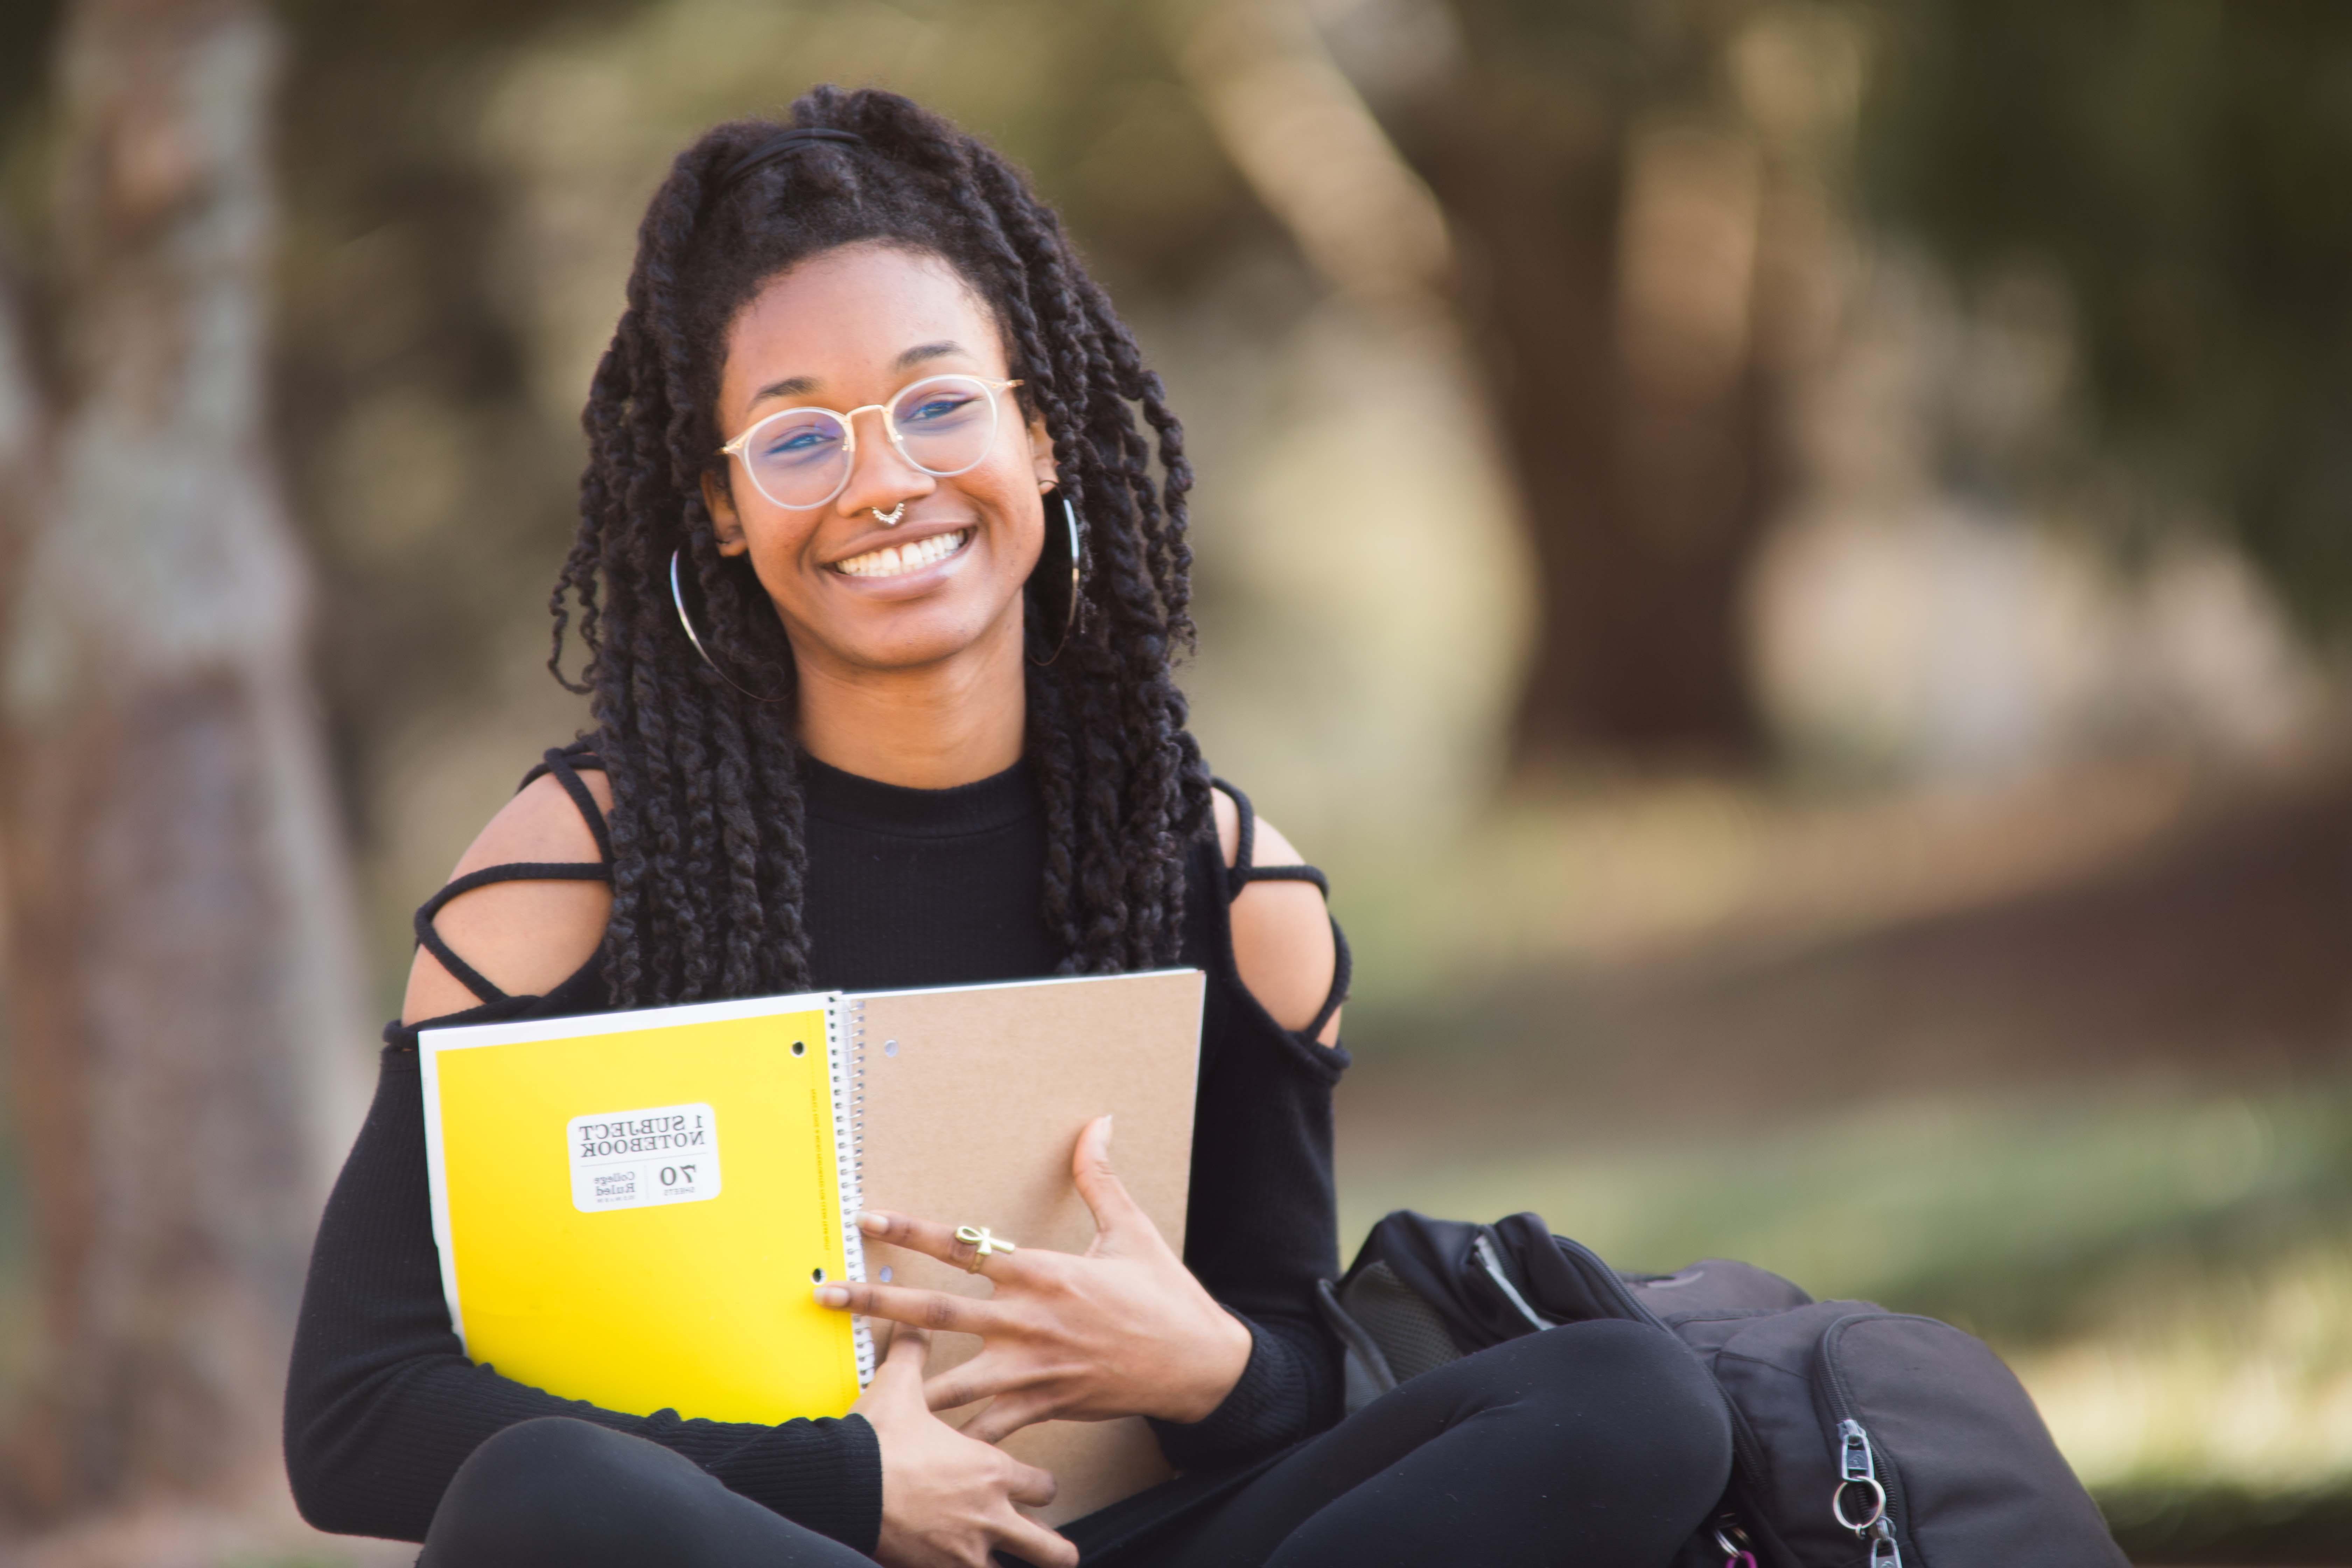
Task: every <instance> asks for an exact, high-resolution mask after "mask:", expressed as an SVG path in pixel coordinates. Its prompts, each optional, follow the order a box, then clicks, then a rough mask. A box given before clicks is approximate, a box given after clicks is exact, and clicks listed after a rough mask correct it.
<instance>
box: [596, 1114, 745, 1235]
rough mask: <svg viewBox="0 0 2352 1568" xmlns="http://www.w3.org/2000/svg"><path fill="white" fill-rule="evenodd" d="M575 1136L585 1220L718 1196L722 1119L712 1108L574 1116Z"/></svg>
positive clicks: (691, 1202)
mask: <svg viewBox="0 0 2352 1568" xmlns="http://www.w3.org/2000/svg"><path fill="white" fill-rule="evenodd" d="M571 1135H572V1207H573V1208H576V1209H578V1210H579V1211H580V1212H581V1213H582V1214H603V1213H604V1212H605V1211H606V1210H608V1209H639V1208H647V1207H651V1206H653V1205H659V1204H694V1203H700V1202H701V1201H702V1200H703V1199H705V1198H715V1197H717V1196H718V1195H719V1118H718V1116H717V1115H716V1114H715V1113H714V1112H713V1111H712V1110H711V1109H710V1107H709V1106H708V1105H656V1106H655V1107H653V1108H652V1109H651V1110H614V1111H607V1112H604V1114H601V1115H596V1116H575V1117H573V1118H572V1127H571Z"/></svg>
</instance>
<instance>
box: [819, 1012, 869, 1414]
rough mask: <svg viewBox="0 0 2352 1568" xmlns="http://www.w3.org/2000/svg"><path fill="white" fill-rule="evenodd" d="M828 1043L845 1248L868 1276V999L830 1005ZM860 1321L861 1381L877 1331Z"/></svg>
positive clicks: (852, 1273)
mask: <svg viewBox="0 0 2352 1568" xmlns="http://www.w3.org/2000/svg"><path fill="white" fill-rule="evenodd" d="M824 1043H825V1057H826V1061H827V1065H828V1067H829V1068H830V1070H831V1073H832V1077H833V1158H834V1164H835V1189H836V1190H837V1191H838V1192H839V1194H841V1251H842V1258H843V1261H844V1263H845V1265H846V1266H847V1268H848V1269H849V1277H850V1278H851V1279H858V1280H862V1279H865V1278H866V1237H865V1235H864V1233H863V1232H861V1231H860V1230H859V1229H858V1228H857V1218H856V1216H857V1212H858V1211H859V1210H860V1209H862V1208H864V1207H865V1206H866V1195H865V1191H866V1189H865V1182H866V1004H865V1003H864V1002H862V1001H859V1000H856V998H853V997H847V996H838V995H837V996H835V998H834V1000H833V1003H832V1005H830V1006H828V1007H826V1008H825V1010H824ZM856 1325H857V1328H856V1345H857V1386H858V1387H860V1388H863V1387H865V1386H866V1384H869V1383H871V1382H873V1381H874V1333H873V1331H872V1330H870V1329H868V1328H867V1327H866V1320H865V1319H863V1318H859V1319H857V1320H856Z"/></svg>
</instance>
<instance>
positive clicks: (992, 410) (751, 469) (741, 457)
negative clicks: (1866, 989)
mask: <svg viewBox="0 0 2352 1568" xmlns="http://www.w3.org/2000/svg"><path fill="white" fill-rule="evenodd" d="M940 382H961V383H964V384H967V385H971V386H978V387H982V388H984V389H986V391H987V393H988V418H989V425H988V437H987V439H986V440H984V441H982V443H981V446H980V454H979V456H977V457H975V458H972V460H971V462H969V463H965V464H963V465H962V466H961V467H960V468H932V467H930V466H929V464H927V463H925V462H923V461H922V460H921V459H919V458H917V457H915V456H914V454H913V453H911V452H909V451H908V449H907V441H906V437H903V436H902V435H900V434H899V431H898V421H897V420H896V419H894V418H892V417H891V415H890V410H891V408H892V407H893V406H894V405H897V404H898V403H900V402H902V401H903V400H904V399H905V398H906V396H907V395H908V393H910V392H913V391H915V390H916V389H918V388H919V387H925V386H929V385H932V384H936V383H940ZM1021 384H1022V382H1021V379H1020V378H1019V377H1018V376H1016V377H1014V378H1013V379H1012V380H1011V381H996V380H992V379H991V378H990V377H988V376H984V375H965V374H961V373H956V374H948V375H927V376H922V377H920V378H919V379H917V380H914V381H910V382H908V384H906V385H904V386H902V387H900V388H899V389H898V391H896V392H894V393H892V394H891V395H890V400H889V402H887V403H867V404H863V405H859V406H858V407H856V408H853V409H851V410H849V411H848V412H847V413H843V412H842V411H841V410H839V409H837V408H819V407H816V406H814V405H809V404H802V405H796V406H794V407H791V408H779V409H777V410H776V411H775V412H774V413H773V414H770V415H768V416H764V417H762V418H760V419H755V420H753V421H752V422H751V425H750V426H748V427H746V428H745V429H744V430H743V431H742V432H741V433H740V435H738V436H737V437H735V438H734V439H733V440H731V441H730V442H728V443H727V444H726V445H725V446H723V447H719V456H721V457H723V458H734V459H736V460H737V461H738V462H740V463H741V464H742V465H743V473H744V476H745V477H746V478H747V479H750V480H751V484H752V488H754V489H757V490H758V491H759V492H760V493H761V495H763V496H765V497H767V499H768V500H769V502H770V503H771V504H772V505H775V506H779V507H782V508H783V509H784V510H786V511H814V510H816V509H817V508H819V507H822V506H830V505H832V504H833V502H834V501H835V500H837V499H838V498H839V497H840V495H841V492H842V491H844V490H845V489H848V488H849V479H850V476H851V475H852V474H854V473H856V471H857V416H859V415H861V414H879V415H880V416H882V429H883V432H884V433H885V434H886V435H887V436H888V437H890V445H891V447H892V448H893V449H894V450H896V451H897V452H898V456H899V457H901V458H905V459H906V460H907V462H908V465H909V466H910V467H913V468H919V469H920V470H921V471H922V472H924V473H927V474H929V475H930V476H931V477H932V478H933V479H953V478H955V476H956V475H958V474H968V473H970V472H971V470H972V469H974V468H978V467H980V465H981V464H982V463H984V462H986V461H987V460H988V454H989V451H990V449H991V448H992V447H994V446H995V445H996V432H997V430H998V429H999V427H1001V426H1003V408H1002V407H1001V405H999V404H998V402H997V399H998V398H999V397H1000V396H1001V395H1003V393H1005V392H1006V391H1008V390H1010V389H1011V388H1013V387H1016V386H1019V385H1021ZM811 414H825V415H830V416H833V417H834V418H835V419H836V420H838V421H839V422H840V424H841V428H842V441H841V477H840V478H839V479H837V480H836V481H835V484H834V487H833V489H831V490H829V491H827V492H826V494H825V496H824V499H823V500H813V501H788V500H782V499H780V498H779V497H777V496H776V495H774V494H773V493H772V492H771V491H770V490H769V489H768V487H767V486H766V485H764V484H761V482H760V470H759V468H758V467H757V465H755V464H754V463H753V462H752V461H751V457H750V456H749V451H748V449H749V447H751V440H752V437H755V436H757V435H759V433H760V432H761V430H763V429H765V428H767V427H768V426H771V425H772V424H774V423H775V422H776V421H777V420H779V419H793V418H805V417H806V416H809V415H811Z"/></svg>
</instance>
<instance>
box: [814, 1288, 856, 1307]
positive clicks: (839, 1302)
mask: <svg viewBox="0 0 2352 1568" xmlns="http://www.w3.org/2000/svg"><path fill="white" fill-rule="evenodd" d="M816 1304H817V1305H818V1306H820V1307H846V1306H848V1305H849V1291H848V1289H846V1288H845V1287H844V1286H840V1285H820V1286H818V1287H817V1288H816Z"/></svg>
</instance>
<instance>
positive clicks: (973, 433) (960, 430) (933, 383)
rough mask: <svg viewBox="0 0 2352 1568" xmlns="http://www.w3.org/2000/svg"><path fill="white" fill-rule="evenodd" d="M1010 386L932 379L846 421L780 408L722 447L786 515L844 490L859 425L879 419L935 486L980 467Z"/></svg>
mask: <svg viewBox="0 0 2352 1568" xmlns="http://www.w3.org/2000/svg"><path fill="white" fill-rule="evenodd" d="M1020 384H1021V383H1020V382H1019V381H1017V380H1014V381H990V380H989V379H987V378H986V377H985V376H978V375H932V376H925V377H924V378H923V379H922V380H920V381H918V382H914V383H912V384H908V385H907V386H904V387H901V388H899V390H898V395H896V396H894V397H892V398H891V399H890V401H889V402H888V403H869V404H866V405H865V406H864V407H862V408H853V409H851V410H850V411H849V412H848V413H846V414H836V413H835V412H834V411H833V410H832V409H830V408H785V409H780V410H778V411H777V412H776V413H773V414H771V415H769V416H767V417H766V418H765V419H762V420H761V421H759V422H758V423H757V424H755V425H753V426H751V428H750V429H748V430H746V431H744V432H743V433H742V434H741V435H740V436H738V437H735V439H733V440H732V441H730V442H728V443H727V445H725V446H724V447H719V453H720V455H721V456H724V457H730V458H741V459H742V460H743V469H744V471H745V472H746V473H748V474H750V475H751V482H752V483H753V484H754V485H757V486H758V487H759V489H760V493H761V495H763V496H765V497H767V498H768V499H769V500H772V501H773V502H774V503H775V504H776V505H778V506H780V507H782V508H784V509H785V510H789V511H809V510H814V509H815V508H817V507H821V506H823V505H824V504H825V503H826V502H827V501H829V500H833V499H834V497H835V496H837V495H839V494H840V493H841V492H842V491H843V490H845V489H848V488H849V470H850V467H851V465H852V464H853V463H854V462H855V461H856V456H857V426H856V419H857V416H859V415H861V414H872V413H878V414H880V415H881V416H882V428H883V429H884V430H885V431H887V433H888V434H889V437H890V445H891V446H893V447H897V448H898V455H899V456H900V457H902V458H906V459H907V461H908V462H909V463H912V464H913V465H914V466H915V467H916V468H920V469H922V470H923V472H925V473H927V474H929V475H930V476H931V477H932V478H934V479H951V478H953V477H954V476H955V475H957V474H961V473H964V472H967V471H969V470H971V469H972V468H978V467H979V466H980V462H981V459H982V458H985V457H987V456H988V448H989V446H990V444H991V443H992V442H993V441H994V440H995V439H996V421H997V405H996V395H997V394H998V393H1000V392H1003V391H1004V390H1005V389H1006V388H1007V387H1013V386H1019V385H1020Z"/></svg>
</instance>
